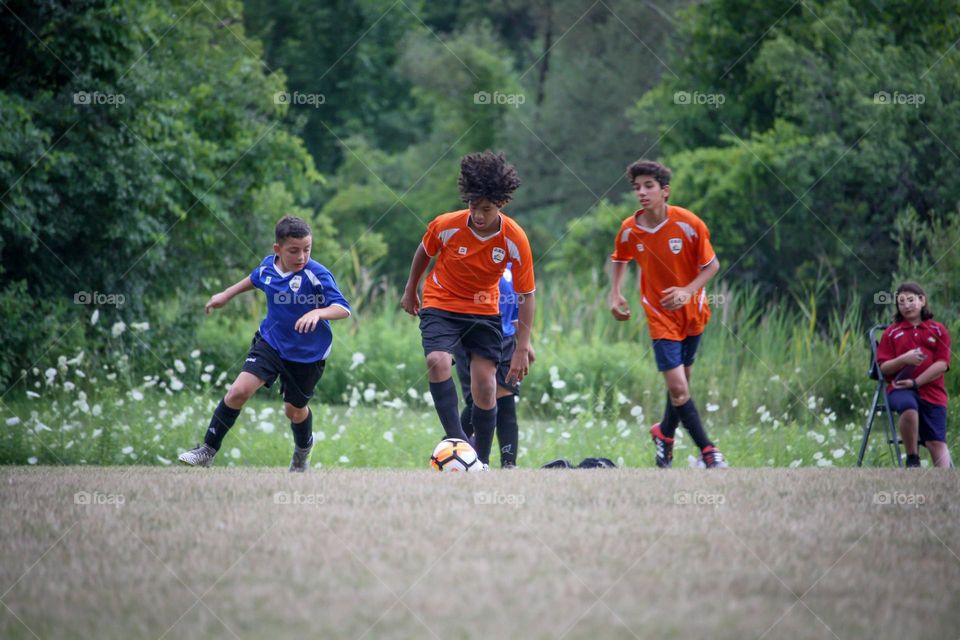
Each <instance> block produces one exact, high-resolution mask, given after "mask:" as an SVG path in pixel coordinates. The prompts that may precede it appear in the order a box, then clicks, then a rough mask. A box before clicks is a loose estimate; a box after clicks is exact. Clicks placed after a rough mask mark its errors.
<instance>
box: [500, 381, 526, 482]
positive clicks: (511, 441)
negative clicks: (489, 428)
mask: <svg viewBox="0 0 960 640" xmlns="http://www.w3.org/2000/svg"><path fill="white" fill-rule="evenodd" d="M519 431H520V428H519V427H518V426H517V400H516V397H515V396H504V397H502V398H499V399H497V443H498V444H499V445H500V466H501V467H503V466H506V465H508V464H509V465H516V464H517V445H518V440H519V436H520V434H519Z"/></svg>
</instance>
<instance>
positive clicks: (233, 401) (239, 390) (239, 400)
mask: <svg viewBox="0 0 960 640" xmlns="http://www.w3.org/2000/svg"><path fill="white" fill-rule="evenodd" d="M252 395H253V393H251V392H250V391H249V390H247V389H244V388H243V387H240V386H238V385H236V384H234V385H232V386H231V387H230V389H229V390H227V394H226V395H225V396H224V397H223V401H224V402H225V403H226V404H227V406H228V407H230V408H232V409H239V408H240V407H242V406H243V405H245V404H247V400H249V399H250V396H252Z"/></svg>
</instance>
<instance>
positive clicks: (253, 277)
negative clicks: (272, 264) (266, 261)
mask: <svg viewBox="0 0 960 640" xmlns="http://www.w3.org/2000/svg"><path fill="white" fill-rule="evenodd" d="M262 270H263V264H258V265H257V266H256V267H254V268H253V271H251V272H250V282H252V283H253V286H255V287H256V288H257V289H260V290H261V291H263V290H264V289H263V287H264V284H263V278H261V277H260V272H261V271H262Z"/></svg>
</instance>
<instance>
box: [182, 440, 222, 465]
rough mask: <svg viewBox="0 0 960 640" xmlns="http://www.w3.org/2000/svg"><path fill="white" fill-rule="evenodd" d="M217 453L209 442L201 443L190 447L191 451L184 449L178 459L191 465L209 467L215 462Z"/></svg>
mask: <svg viewBox="0 0 960 640" xmlns="http://www.w3.org/2000/svg"><path fill="white" fill-rule="evenodd" d="M215 455H217V450H216V449H214V448H213V447H211V446H210V445H208V444H201V445H197V446H196V447H194V448H193V449H190V451H184V452H183V453H181V454H180V456H179V457H178V458H177V459H178V460H179V461H180V462H182V463H183V464H188V465H190V466H191V467H209V466H210V465H212V464H213V457H214V456H215Z"/></svg>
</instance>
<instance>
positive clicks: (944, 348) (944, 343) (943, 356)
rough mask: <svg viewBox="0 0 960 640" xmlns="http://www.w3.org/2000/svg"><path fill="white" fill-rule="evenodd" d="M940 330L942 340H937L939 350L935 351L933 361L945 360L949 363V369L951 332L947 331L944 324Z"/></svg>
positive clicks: (948, 365) (948, 366)
mask: <svg viewBox="0 0 960 640" xmlns="http://www.w3.org/2000/svg"><path fill="white" fill-rule="evenodd" d="M939 329H940V338H939V339H938V340H937V348H936V349H935V351H934V355H933V361H934V362H937V361H940V360H943V361H944V362H946V363H947V368H948V369H949V368H950V332H949V331H947V328H946V327H945V326H943V325H942V324H941V325H940V327H939Z"/></svg>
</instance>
